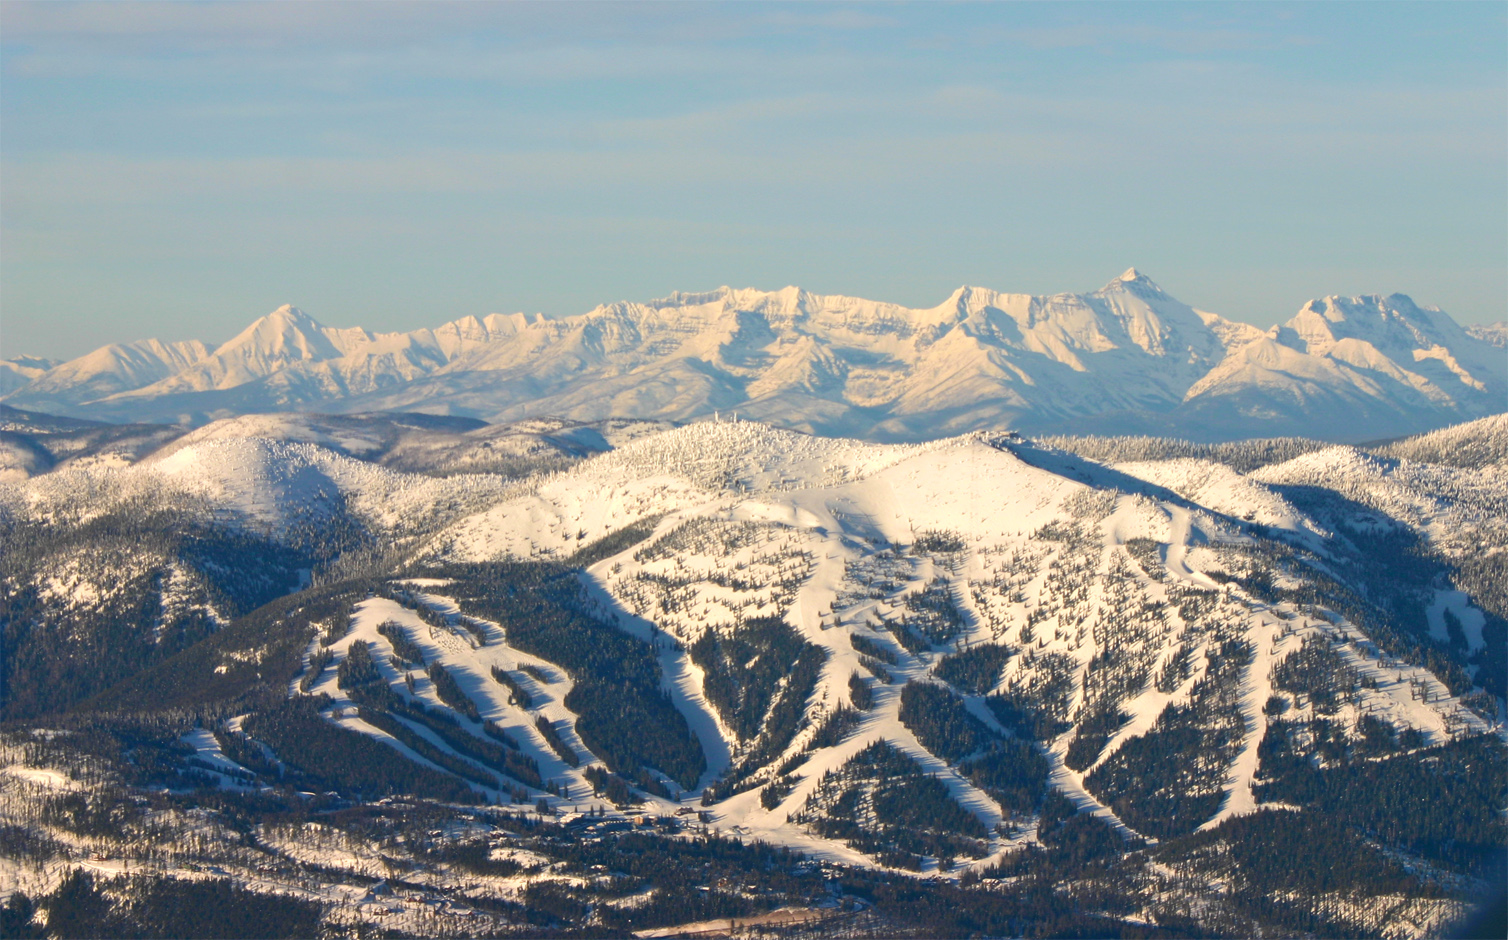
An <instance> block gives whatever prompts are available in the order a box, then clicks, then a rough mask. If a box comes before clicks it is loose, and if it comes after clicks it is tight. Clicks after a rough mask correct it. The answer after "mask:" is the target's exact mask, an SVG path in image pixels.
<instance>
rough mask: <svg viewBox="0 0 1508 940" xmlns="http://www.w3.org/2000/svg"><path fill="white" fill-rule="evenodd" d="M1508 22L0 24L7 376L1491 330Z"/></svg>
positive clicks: (1506, 177)
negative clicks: (539, 353)
mask: <svg viewBox="0 0 1508 940" xmlns="http://www.w3.org/2000/svg"><path fill="white" fill-rule="evenodd" d="M1505 10H1508V7H1505V5H1504V4H1502V3H1475V4H1446V3H1429V4H1423V5H1409V4H1397V3H1387V4H1371V3H1328V4H1314V5H1285V4H1276V3H1262V4H1255V5H1239V4H1214V5H1204V4H1183V3H1180V4H1170V5H1152V4H1129V3H1126V4H1112V5H1108V6H1106V5H1096V4H1070V3H1060V4H1051V5H1040V6H1039V5H1029V4H975V5H943V4H933V3H927V4H905V5H901V4H858V5H820V4H796V5H775V4H753V3H744V4H725V5H717V4H693V5H649V4H624V5H597V4H586V3H575V4H551V5H547V6H529V5H508V6H502V5H489V4H480V3H470V4H461V5H454V6H450V5H440V4H423V5H418V6H408V5H402V4H393V3H385V4H375V3H338V4H331V5H321V4H313V3H280V4H270V5H262V4H254V3H233V4H224V5H217V4H188V3H169V4H156V5H137V4H123V3H112V4H107V5H103V6H89V5H71V4H63V3H45V4H22V3H10V2H7V3H4V4H3V6H0V42H3V46H0V55H3V61H0V229H3V231H0V355H4V356H13V355H18V354H21V353H36V354H41V355H49V356H70V355H76V354H78V353H81V352H84V351H86V350H88V349H90V348H93V347H94V346H97V345H99V344H102V343H105V342H111V341H118V340H126V339H134V338H140V337H144V336H160V337H162V338H164V339H183V338H190V337H197V338H201V339H204V340H207V341H210V342H217V341H221V340H224V339H226V338H228V337H229V336H230V335H232V334H233V333H234V332H235V331H236V330H238V329H239V328H240V327H242V326H243V325H245V324H246V323H247V322H249V321H250V320H252V319H253V318H255V317H257V316H259V315H261V314H263V313H266V312H268V311H269V310H271V309H272V308H274V307H276V306H277V305H278V304H281V303H285V302H292V303H295V304H298V305H299V306H301V307H303V308H304V309H305V310H307V311H309V312H310V313H312V314H313V315H314V316H316V317H317V318H319V319H321V320H322V321H324V322H326V323H328V324H331V325H334V326H346V325H353V324H361V325H364V326H367V327H369V328H373V329H383V330H389V329H411V328H414V327H418V326H427V325H435V324H438V323H440V322H443V321H445V320H449V319H454V318H456V317H460V316H464V315H467V314H485V313H488V312H491V311H502V312H511V311H514V310H525V311H531V312H532V311H543V312H545V313H547V314H550V315H564V314H571V313H579V312H581V311H584V310H586V309H589V308H590V307H592V306H594V305H595V304H597V303H599V302H608V301H612V300H617V299H648V298H651V297H656V296H663V295H664V294H666V293H668V292H670V291H672V290H705V289H708V288H712V287H716V286H717V285H720V284H732V285H735V286H755V287H764V288H769V289H774V288H779V287H782V286H784V285H786V284H792V283H794V284H799V285H801V286H803V287H806V288H808V289H810V290H814V291H818V292H822V293H846V294H855V295H859V296H864V297H871V298H876V299H883V300H893V301H898V302H901V303H907V304H913V305H932V304H936V303H938V302H940V301H941V300H942V299H943V298H944V297H946V295H947V294H948V292H949V291H950V290H952V289H953V288H954V287H957V286H958V285H960V284H965V283H968V284H977V285H983V286H987V287H993V288H997V289H1002V290H1019V291H1030V292H1038V293H1046V292H1055V291H1069V290H1072V291H1081V290H1092V289H1094V288H1097V287H1099V286H1101V285H1102V284H1103V283H1104V282H1105V281H1107V280H1109V279H1110V278H1112V277H1114V276H1115V275H1116V274H1119V273H1120V272H1121V271H1122V270H1123V269H1124V268H1126V267H1127V266H1129V265H1135V266H1137V267H1139V268H1141V269H1142V270H1143V271H1145V272H1146V273H1148V274H1149V275H1151V276H1152V277H1153V278H1155V279H1157V280H1158V281H1159V282H1160V283H1162V284H1163V286H1164V287H1166V288H1167V289H1168V290H1169V291H1170V292H1171V293H1173V294H1174V295H1176V296H1178V297H1180V298H1182V299H1183V300H1185V301H1187V302H1189V303H1192V304H1194V305H1195V306H1198V307H1202V308H1204V309H1208V310H1214V311H1216V312H1219V313H1222V314H1225V315H1227V316H1231V317H1235V318H1238V319H1244V320H1248V321H1250V322H1254V323H1258V324H1262V325H1267V324H1270V323H1272V322H1275V321H1277V320H1281V319H1286V318H1287V317H1288V316H1291V315H1292V314H1293V312H1295V311H1296V310H1297V309H1298V307H1299V305H1300V304H1302V302H1303V301H1304V300H1306V299H1308V298H1310V297H1313V296H1319V295H1323V294H1329V293H1361V292H1392V291H1401V292H1404V293H1408V294H1411V295H1412V296H1414V297H1415V299H1416V300H1418V301H1420V302H1421V303H1431V304H1436V305H1439V306H1441V307H1443V308H1445V309H1446V310H1448V311H1450V312H1451V313H1452V314H1454V315H1455V316H1456V318H1457V319H1459V320H1461V321H1463V322H1478V321H1485V320H1495V319H1500V318H1502V317H1503V316H1504V315H1505V309H1508V93H1505V87H1508V24H1505Z"/></svg>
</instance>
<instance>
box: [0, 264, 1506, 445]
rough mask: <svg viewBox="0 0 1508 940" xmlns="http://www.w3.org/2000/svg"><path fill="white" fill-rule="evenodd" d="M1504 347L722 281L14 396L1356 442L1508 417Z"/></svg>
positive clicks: (287, 331)
mask: <svg viewBox="0 0 1508 940" xmlns="http://www.w3.org/2000/svg"><path fill="white" fill-rule="evenodd" d="M1495 335H1496V334H1494V333H1492V332H1491V331H1490V330H1489V331H1486V332H1483V331H1481V330H1477V331H1475V332H1471V331H1467V330H1463V329H1462V328H1461V327H1459V326H1458V325H1457V324H1456V323H1455V322H1454V321H1453V320H1451V318H1450V317H1449V316H1448V315H1446V314H1444V313H1442V312H1440V311H1438V310H1435V309H1433V308H1422V307H1419V306H1418V305H1416V304H1415V303H1414V302H1413V301H1412V300H1410V299H1409V298H1407V297H1404V296H1402V295H1397V294H1394V295H1391V296H1388V297H1379V296H1366V297H1351V298H1342V297H1327V298H1324V299H1321V300H1314V301H1311V302H1309V303H1308V304H1306V305H1305V306H1304V308H1303V309H1302V310H1300V311H1299V313H1298V315H1296V316H1295V317H1294V318H1292V319H1291V320H1289V321H1288V322H1287V323H1286V324H1284V325H1282V326H1280V327H1274V328H1273V329H1272V330H1269V331H1267V332H1265V333H1264V332H1263V331H1261V330H1258V329H1256V328H1254V327H1251V326H1248V325H1245V324H1241V323H1236V322H1233V321H1229V320H1226V319H1223V318H1221V317H1219V316H1217V315H1215V314H1212V313H1208V312H1204V311H1200V310H1195V309H1194V308H1192V307H1190V306H1188V305H1186V304H1184V303H1182V302H1180V301H1178V300H1177V299H1175V298H1173V297H1172V296H1171V295H1169V294H1168V293H1167V292H1165V291H1164V290H1163V289H1162V288H1161V287H1159V286H1158V285H1157V284H1155V283H1154V282H1153V281H1151V280H1150V279H1149V278H1148V277H1146V276H1145V275H1144V274H1141V273H1140V272H1138V271H1136V270H1135V269H1131V270H1128V271H1126V272H1125V273H1124V274H1122V275H1121V276H1120V277H1118V278H1115V279H1114V280H1112V281H1111V282H1110V283H1109V284H1107V285H1105V287H1103V288H1101V289H1100V290H1097V291H1094V292H1092V293H1086V294H1055V295H1051V296H1031V295H1025V294H1008V293H1000V292H997V291H993V290H988V289H984V288H978V287H962V288H959V289H958V290H957V291H955V292H954V293H953V294H952V295H951V296H949V297H948V298H947V299H946V300H944V301H943V302H942V303H941V304H939V305H938V306H936V307H931V308H925V309H913V308H907V307H902V306H899V305H896V304H889V303H883V302H876V301H870V300H863V299H859V298H854V297H844V296H827V295H817V294H811V293H808V292H807V291H803V290H801V289H799V288H796V287H787V288H785V289H783V290H779V291H770V292H766V291H759V290H753V289H732V288H727V287H724V288H720V289H718V290H716V291H710V292H706V293H692V294H685V293H676V294H672V295H671V296H669V297H666V298H663V299H660V300H654V301H650V302H647V303H630V302H620V303H615V304H610V305H605V306H601V307H598V308H596V309H594V310H591V311H589V312H587V313H585V314H581V315H579V316H573V317H565V318H562V319H556V320H547V319H545V318H543V317H535V318H533V319H530V318H526V317H524V316H522V315H520V314H515V315H513V316H511V317H504V316H500V315H496V314H494V315H491V316H489V317H487V318H486V319H484V320H478V319H476V318H466V319H463V320H458V321H455V322H454V323H449V324H446V325H444V326H442V327H440V328H438V329H434V330H429V329H421V330H416V331H413V332H410V333H391V334H372V333H368V332H367V331H365V330H363V329H360V328H354V327H353V328H351V329H332V328H329V327H325V326H323V325H321V324H320V323H318V322H317V321H315V320H314V319H313V318H312V317H310V316H309V315H308V314H306V313H304V312H303V311H301V310H299V309H297V308H295V307H291V306H284V307H280V308H279V309H278V310H276V311H274V312H273V313H271V314H269V315H267V316H266V317H263V318H262V319H260V320H258V321H256V322H255V323H253V324H252V325H251V326H249V327H248V328H247V329H246V330H244V331H243V332H242V333H240V334H239V335H237V336H236V337H234V338H232V339H231V340H229V341H228V342H226V343H224V344H223V345H221V346H220V347H218V348H216V349H213V350H211V349H209V348H207V347H204V346H203V345H202V344H197V345H196V344H176V345H173V346H167V345H164V344H161V343H157V342H156V341H145V342H143V343H137V344H131V345H130V346H112V347H106V348H104V349H101V350H98V351H96V352H94V353H91V354H89V355H88V356H84V357H81V358H79V359H76V360H73V361H71V362H67V363H63V364H62V365H59V366H56V367H54V368H52V369H50V370H48V371H46V372H44V373H42V374H40V375H38V376H36V377H35V378H34V379H32V380H31V381H30V382H29V384H26V385H24V386H22V387H20V388H17V389H14V390H12V391H9V392H8V393H6V394H5V400H6V401H7V402H9V403H10V404H12V405H15V406H17V407H21V408H34V409H39V410H51V411H57V412H62V413H69V414H78V415H82V416H92V417H99V418H106V419H109V420H135V421H142V420H153V421H176V420H179V419H180V418H187V419H188V420H189V421H191V422H192V423H202V422H204V421H206V420H209V419H211V418H217V417H223V416H226V415H235V414H246V413H261V412H273V411H289V410H296V411H340V412H367V411H425V412H430V413H443V414H452V415H465V416H470V417H476V418H482V419H484V420H487V421H492V422H497V421H515V420H519V419H527V418H540V417H554V418H564V419H568V420H571V421H575V422H578V423H580V422H591V421H600V420H604V419H610V418H634V419H653V420H671V421H684V420H687V419H691V418H699V417H704V416H708V415H710V414H712V413H713V412H716V411H720V410H721V411H729V410H734V409H737V410H738V411H740V412H741V413H742V414H743V415H744V416H745V417H749V418H755V419H758V420H761V421H766V422H769V423H772V424H776V425H780V426H784V427H788V428H793V429H797V430H804V431H812V432H817V433H822V434H828V435H836V436H845V437H855V438H863V439H871V440H896V441H917V440H930V439H935V438H938V437H945V436H948V435H952V434H958V433H964V432H968V431H973V430H984V429H995V430H999V429H1006V428H1018V429H1021V430H1024V431H1031V432H1040V433H1064V432H1073V431H1082V432H1090V433H1127V432H1130V433H1151V434H1159V435H1179V436H1184V437H1189V438H1194V439H1199V440H1234V439H1239V438H1242V437H1251V436H1260V435H1269V436H1270V435H1277V434H1303V435H1306V436H1310V437H1318V438H1322V439H1327V440H1334V441H1343V442H1360V441H1365V440H1377V439H1381V438H1385V437H1394V436H1398V435H1400V434H1406V433H1413V432H1417V431H1422V430H1428V429H1431V428H1435V427H1440V426H1442V425H1445V424H1449V423H1452V422H1456V421H1461V420H1464V419H1470V418H1475V417H1480V416H1483V415H1487V414H1492V413H1496V412H1500V411H1503V410H1504V409H1505V407H1508V362H1505V361H1504V358H1503V353H1502V349H1501V347H1500V346H1498V345H1494V340H1493V336H1495ZM12 371H14V370H12ZM0 391H3V390H0Z"/></svg>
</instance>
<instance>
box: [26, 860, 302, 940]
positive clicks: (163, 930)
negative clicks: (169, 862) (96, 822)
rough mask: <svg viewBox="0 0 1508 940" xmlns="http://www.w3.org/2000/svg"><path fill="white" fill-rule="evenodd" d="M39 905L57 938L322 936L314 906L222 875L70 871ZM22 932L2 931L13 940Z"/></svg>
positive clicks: (254, 939) (50, 933)
mask: <svg viewBox="0 0 1508 940" xmlns="http://www.w3.org/2000/svg"><path fill="white" fill-rule="evenodd" d="M38 906H39V907H41V909H42V910H44V911H46V912H47V928H46V936H48V937H56V938H59V940H70V938H93V937H119V938H123V940H125V938H176V937H215V938H225V940H243V938H244V940H260V938H274V937H292V938H304V937H314V936H317V935H319V934H320V932H321V930H320V928H321V920H322V918H323V913H324V911H323V908H322V906H321V905H320V904H318V903H315V902H313V901H306V900H303V899H301V898H293V897H289V896H287V895H282V894H262V893H259V892H256V891H250V890H247V889H246V888H243V887H241V886H240V885H238V884H236V883H235V882H233V881H231V880H229V879H226V878H209V879H203V880H200V879H194V880H186V879H178V878H166V877H160V876H155V875H134V876H122V877H117V878H113V879H110V880H99V879H96V877H95V876H94V875H93V874H91V873H90V872H88V871H85V870H83V869H74V870H73V872H71V873H70V874H69V875H68V877H67V878H65V879H64V880H63V883H62V884H61V885H59V886H58V889H57V890H56V891H54V892H53V893H52V894H50V895H48V896H46V897H44V898H42V899H41V902H40V904H39V905H38ZM25 935H26V934H24V933H9V932H7V933H6V934H5V936H6V937H7V938H12V937H14V938H17V940H20V938H21V937H24V936H25ZM33 935H34V936H39V937H40V936H42V932H41V931H40V930H38V931H37V932H36V933H35V934H33Z"/></svg>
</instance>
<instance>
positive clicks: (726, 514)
mask: <svg viewBox="0 0 1508 940" xmlns="http://www.w3.org/2000/svg"><path fill="white" fill-rule="evenodd" d="M8 417H9V420H10V421H11V422H12V423H13V424H12V430H11V431H10V432H9V433H12V434H14V435H18V436H27V437H28V439H29V440H33V441H35V442H37V444H38V446H40V447H43V448H45V447H46V441H47V439H48V437H49V435H54V436H59V437H60V439H63V440H68V441H74V440H78V439H80V437H81V436H83V437H87V436H88V435H90V434H96V433H98V432H97V431H96V430H92V429H91V426H72V425H69V424H68V422H66V421H51V420H50V419H45V418H44V417H43V416H37V415H28V414H24V413H16V412H11V413H9V416H8ZM1503 429H1504V418H1503V417H1502V416H1498V417H1495V418H1489V419H1484V420H1482V421H1478V422H1474V423H1472V424H1468V425H1461V426H1458V427H1455V428H1451V429H1447V430H1445V431H1441V432H1437V433H1435V434H1432V435H1426V436H1423V437H1419V438H1414V439H1410V440H1404V441H1397V442H1393V443H1391V444H1388V445H1383V446H1379V447H1377V448H1373V449H1358V448H1353V447H1340V446H1332V445H1325V444H1319V443H1316V442H1313V441H1305V440H1296V439H1274V440H1264V441H1251V442H1242V443H1236V444H1224V445H1209V444H1195V443H1188V442H1184V441H1178V440H1170V439H1155V438H1068V437H1056V438H1042V439H1030V438H1024V437H1020V436H1017V435H1014V434H1009V433H976V434H968V435H964V436H960V437H955V438H949V439H945V440H939V441H932V442H927V443H904V444H888V445H887V444H872V443H863V442H859V441H854V440H844V439H829V438H819V437H812V436H808V435H805V434H801V433H797V432H792V431H788V430H781V429H777V428H774V427H771V426H769V425H766V424H761V423H755V422H750V421H733V420H721V421H708V422H701V423H697V424H692V425H687V426H683V427H667V426H664V425H653V424H648V423H625V422H617V423H607V424H598V425H591V426H585V425H572V424H570V423H569V422H564V421H556V422H551V423H538V422H535V423H530V424H525V425H514V426H484V427H477V426H455V427H444V426H435V425H433V424H429V423H425V421H424V420H423V419H419V418H413V417H408V416H403V415H395V416H387V417H383V416H376V415H372V416H359V417H349V418H324V417H319V416H283V417H275V418H274V417H268V418H257V419H246V418H237V419H231V420H229V421H227V422H217V423H215V424H211V425H208V426H206V427H205V428H201V429H199V430H198V431H195V432H193V433H192V434H185V435H181V436H178V437H176V438H175V439H173V440H171V441H167V442H158V443H157V446H156V447H155V448H151V447H148V446H147V445H145V444H143V445H141V450H142V451H145V453H144V454H137V453H133V454H132V455H131V456H129V457H126V458H119V459H112V460H93V461H91V460H87V459H77V458H78V457H80V456H87V454H86V453H85V452H86V451H88V448H89V446H93V445H88V444H84V445H77V446H78V448H79V449H77V450H75V451H74V454H75V456H74V457H73V458H70V459H72V462H69V459H62V460H57V461H55V462H54V464H53V465H52V466H53V469H51V470H47V471H44V472H38V473H36V474H35V475H24V476H23V475H20V474H17V475H15V476H14V477H13V479H12V482H9V483H3V484H0V540H3V545H4V548H5V551H4V552H3V555H0V579H3V580H0V603H3V605H4V606H3V607H0V617H3V624H0V626H3V630H4V633H3V637H4V643H5V646H4V649H3V658H0V679H3V681H4V686H3V699H0V716H3V718H4V724H3V726H0V765H3V767H0V816H3V818H0V839H3V840H4V841H5V846H6V851H5V852H3V853H0V872H3V880H4V882H5V883H6V884H7V886H9V887H11V888H12V889H13V890H18V891H20V892H21V894H18V895H16V899H14V900H13V901H12V902H11V903H10V907H8V908H6V910H5V912H4V916H5V917H6V918H8V920H7V921H6V923H7V924H8V925H10V926H9V927H8V928H7V933H6V935H7V936H9V935H12V934H11V932H10V931H12V930H15V931H18V932H17V933H15V934H14V935H17V936H22V935H24V933H22V932H20V931H23V930H24V931H40V930H46V931H48V932H50V933H51V934H52V935H56V936H77V935H90V932H91V931H92V932H93V935H130V934H135V933H141V932H144V931H149V930H154V929H158V930H161V929H167V930H176V931H177V932H178V933H179V935H211V934H213V933H214V932H216V931H218V930H219V929H220V928H219V927H218V926H217V922H215V921H214V917H215V916H216V915H215V914H214V913H213V912H214V911H215V910H218V909H221V908H220V907H217V905H224V904H236V905H243V906H244V908H245V910H246V911H248V914H247V916H248V917H253V919H254V920H255V923H256V924H257V927H256V929H255V930H254V931H253V932H254V933H256V934H257V935H261V936H279V935H286V936H306V935H309V934H310V932H311V930H312V929H314V927H315V926H316V925H323V926H318V929H320V930H323V931H327V932H329V933H331V934H335V935H345V934H351V935H360V934H362V933H363V932H364V931H367V930H370V929H373V928H378V927H380V928H381V929H389V928H391V929H394V930H400V931H403V932H405V933H408V934H424V935H430V934H442V933H451V934H456V933H464V934H467V935H486V934H502V935H529V936H536V935H540V934H542V933H561V934H562V935H565V934H568V933H570V932H572V931H584V932H595V933H600V934H609V935H618V934H623V933H627V932H631V931H652V930H665V931H667V932H671V928H678V927H680V926H682V925H686V924H690V923H692V922H696V921H710V920H715V919H719V918H724V919H728V918H732V919H738V920H740V921H741V922H745V923H755V924H758V925H759V929H762V930H765V931H768V932H772V933H791V934H796V935H804V934H806V933H813V934H816V933H820V934H823V935H827V934H832V933H878V934H883V935H944V936H958V935H969V934H981V935H996V936H1003V935H1012V936H1015V935H1024V934H1030V935H1062V934H1065V933H1067V934H1072V935H1091V936H1110V935H1149V934H1153V935H1171V936H1181V935H1195V934H1197V935H1209V934H1217V935H1235V936H1250V935H1258V934H1261V935H1284V936H1291V935H1299V934H1303V935H1342V936H1357V935H1376V936H1398V937H1416V936H1427V935H1434V934H1438V933H1440V932H1441V931H1443V930H1445V929H1447V928H1448V927H1449V925H1450V924H1452V923H1454V922H1456V921H1457V920H1459V919H1460V918H1462V917H1463V916H1465V915H1466V914H1467V913H1468V911H1469V906H1470V903H1471V901H1472V899H1473V898H1474V897H1476V896H1477V895H1478V894H1480V893H1481V892H1482V891H1483V890H1484V888H1485V887H1487V886H1488V885H1489V879H1490V878H1492V877H1493V876H1492V874H1491V872H1492V868H1491V865H1492V862H1493V855H1494V853H1495V852H1499V851H1501V850H1502V848H1503V847H1504V845H1505V844H1508V831H1505V824H1504V815H1503V811H1504V809H1505V807H1508V754H1505V750H1504V733H1505V732H1504V725H1503V718H1504V711H1505V701H1504V697H1505V694H1508V688H1505V684H1508V661H1505V652H1508V604H1505V600H1504V594H1503V592H1502V588H1501V585H1502V584H1503V583H1504V579H1503V577H1502V574H1503V571H1502V568H1503V565H1504V559H1505V558H1508V554H1505V551H1508V522H1505V520H1508V476H1505V475H1504V472H1503V469H1504V468H1503V462H1502V461H1503V456H1504V451H1503V444H1502V437H1503V433H1504V432H1503ZM132 433H137V432H132ZM150 433H151V432H140V435H139V437H138V438H136V439H139V440H145V439H146V438H147V437H150ZM117 440H118V439H117ZM60 446H61V445H60ZM71 446H72V445H71ZM133 446H135V445H133ZM118 452H119V451H118ZM489 452H490V453H489ZM504 457H506V458H507V459H506V460H504V459H502V458H504ZM426 459H428V460H429V462H430V465H429V466H425V460H426ZM489 461H491V462H490V463H489ZM426 471H427V472H426ZM168 912H176V913H168ZM153 924H158V925H160V924H169V925H175V926H172V927H170V928H169V927H152V926H150V925H153Z"/></svg>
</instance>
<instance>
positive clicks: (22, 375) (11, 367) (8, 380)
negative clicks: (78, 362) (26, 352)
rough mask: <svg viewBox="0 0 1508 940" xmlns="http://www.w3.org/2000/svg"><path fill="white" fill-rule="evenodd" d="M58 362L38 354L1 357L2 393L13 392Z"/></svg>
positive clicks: (0, 389)
mask: <svg viewBox="0 0 1508 940" xmlns="http://www.w3.org/2000/svg"><path fill="white" fill-rule="evenodd" d="M56 365H57V363H56V362H53V361H52V360H51V359H42V358H40V357H38V356H16V357H14V358H12V359H0V395H4V394H6V393H8V392H13V391H15V390H16V389H18V388H21V387H23V386H25V385H27V384H29V383H31V382H33V381H35V380H36V379H37V378H38V377H39V376H41V375H42V374H43V373H44V372H46V371H47V370H48V369H51V368H53V367H54V366H56Z"/></svg>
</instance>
